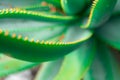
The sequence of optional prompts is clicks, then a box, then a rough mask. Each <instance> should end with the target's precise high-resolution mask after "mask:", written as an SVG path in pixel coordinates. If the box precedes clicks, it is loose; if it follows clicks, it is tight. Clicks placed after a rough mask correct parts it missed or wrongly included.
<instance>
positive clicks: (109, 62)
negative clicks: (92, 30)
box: [85, 44, 120, 80]
mask: <svg viewBox="0 0 120 80" xmlns="http://www.w3.org/2000/svg"><path fill="white" fill-rule="evenodd" d="M98 45H99V47H98V52H97V55H96V58H95V60H94V63H93V65H92V66H91V68H90V71H89V72H88V74H87V76H86V77H85V80H119V79H120V76H119V75H120V63H118V62H117V60H116V59H115V56H114V55H113V54H114V53H113V52H112V51H111V50H110V49H109V48H108V47H106V46H105V45H103V44H98Z"/></svg>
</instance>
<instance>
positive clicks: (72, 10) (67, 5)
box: [61, 0, 87, 15]
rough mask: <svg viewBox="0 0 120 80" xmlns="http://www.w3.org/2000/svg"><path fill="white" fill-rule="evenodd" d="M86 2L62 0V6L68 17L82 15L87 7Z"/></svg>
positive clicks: (84, 0)
mask: <svg viewBox="0 0 120 80" xmlns="http://www.w3.org/2000/svg"><path fill="white" fill-rule="evenodd" d="M86 2H87V1H86V0H74V1H73V0H61V6H62V8H63V10H64V12H65V13H66V14H68V15H74V14H78V13H80V12H81V11H82V10H83V9H84V8H85V5H86Z"/></svg>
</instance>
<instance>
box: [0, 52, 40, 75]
mask: <svg viewBox="0 0 120 80" xmlns="http://www.w3.org/2000/svg"><path fill="white" fill-rule="evenodd" d="M39 64H40V63H31V62H25V61H21V60H17V59H14V58H10V57H8V56H5V55H3V54H0V77H4V76H7V75H9V74H12V73H15V72H19V71H22V70H25V69H28V68H31V67H34V66H37V65H39Z"/></svg>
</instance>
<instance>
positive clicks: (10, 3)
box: [0, 0, 43, 9]
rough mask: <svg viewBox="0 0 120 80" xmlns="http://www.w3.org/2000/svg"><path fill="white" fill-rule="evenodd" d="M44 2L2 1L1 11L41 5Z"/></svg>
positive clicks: (39, 0) (0, 3)
mask: <svg viewBox="0 0 120 80" xmlns="http://www.w3.org/2000/svg"><path fill="white" fill-rule="evenodd" d="M42 1H43V0H20V1H16V0H0V9H5V8H19V7H25V6H31V5H35V4H38V3H41V2H42Z"/></svg>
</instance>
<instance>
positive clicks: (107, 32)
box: [96, 15, 120, 50]
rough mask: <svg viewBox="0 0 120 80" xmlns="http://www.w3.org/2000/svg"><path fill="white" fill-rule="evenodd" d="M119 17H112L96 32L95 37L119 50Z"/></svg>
mask: <svg viewBox="0 0 120 80" xmlns="http://www.w3.org/2000/svg"><path fill="white" fill-rule="evenodd" d="M119 22H120V17H119V15H118V16H113V17H112V18H111V19H110V20H109V21H108V22H107V23H106V24H104V25H103V26H102V27H100V28H98V29H97V30H96V34H97V35H96V36H98V37H99V38H100V39H101V40H103V41H105V42H106V43H108V44H110V45H111V46H113V47H115V48H117V49H119V50H120V34H119V32H120V31H119V30H120V23H119Z"/></svg>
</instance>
